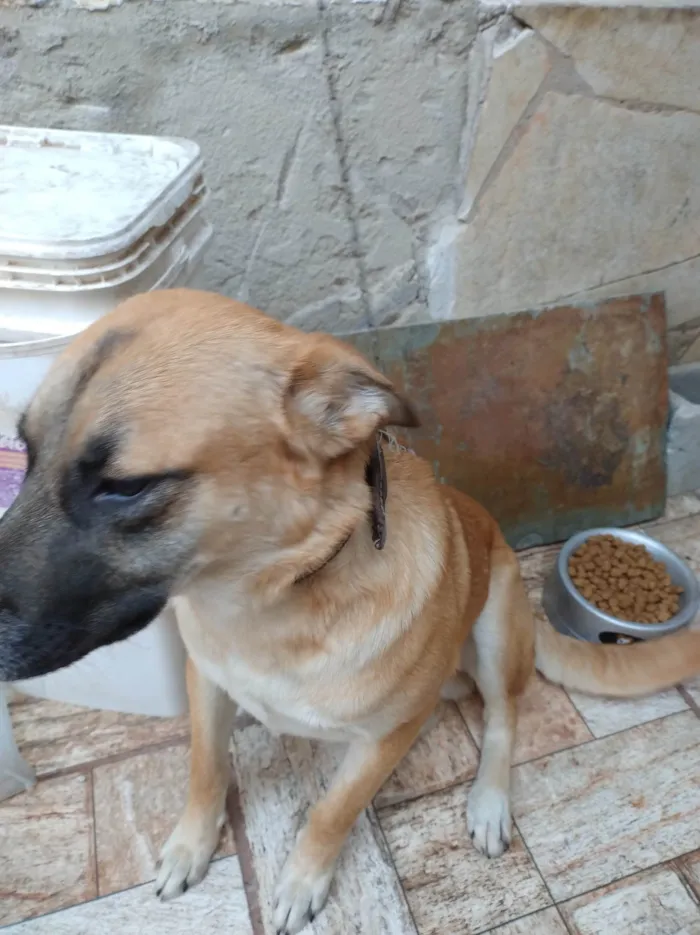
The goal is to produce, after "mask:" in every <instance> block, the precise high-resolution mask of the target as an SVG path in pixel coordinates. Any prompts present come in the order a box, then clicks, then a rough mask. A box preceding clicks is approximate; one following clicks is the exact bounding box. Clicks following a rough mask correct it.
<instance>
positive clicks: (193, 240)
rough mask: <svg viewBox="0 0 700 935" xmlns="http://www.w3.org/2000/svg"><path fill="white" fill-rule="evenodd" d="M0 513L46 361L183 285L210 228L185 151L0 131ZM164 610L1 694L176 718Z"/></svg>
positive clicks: (17, 479) (197, 175) (59, 133)
mask: <svg viewBox="0 0 700 935" xmlns="http://www.w3.org/2000/svg"><path fill="white" fill-rule="evenodd" d="M0 183H1V184H0V514H1V513H2V512H4V510H5V509H7V507H9V505H10V504H11V502H12V500H13V499H14V497H15V496H16V494H17V491H18V489H19V485H20V484H21V480H22V476H23V473H24V452H23V450H22V445H21V444H20V442H19V441H18V439H17V437H16V424H17V419H18V418H19V416H20V414H21V413H22V411H23V410H24V408H25V407H26V405H27V404H28V402H29V401H30V399H31V397H32V396H33V394H34V393H35V391H36V389H37V388H38V386H39V384H40V382H41V380H42V379H43V377H44V376H45V374H46V373H47V371H48V369H49V367H50V366H51V363H52V361H53V359H54V357H55V356H56V355H57V354H58V353H59V352H60V351H61V350H62V348H63V347H65V346H66V345H67V344H68V343H69V342H70V341H71V339H72V338H73V337H74V336H75V334H77V333H78V332H80V331H81V330H83V329H84V328H85V327H87V326H88V325H89V324H90V323H91V322H93V321H95V320H96V319H98V318H99V317H101V316H102V315H104V314H105V313H106V312H108V311H109V310H110V309H111V308H113V307H114V306H115V305H117V304H118V303H119V302H121V301H123V300H124V299H126V298H128V297H129V296H131V295H136V294H137V293H141V292H147V291H150V290H153V289H158V288H170V287H174V286H182V285H185V284H186V283H187V282H188V280H189V279H190V277H191V276H192V274H193V272H194V271H195V269H196V268H197V266H198V264H199V262H200V260H201V257H202V254H203V252H204V249H205V247H206V245H207V243H208V241H209V239H210V237H211V233H212V229H211V226H210V225H209V224H208V222H207V221H206V219H205V217H204V214H203V208H204V206H205V204H206V200H207V191H206V188H205V186H204V182H203V179H202V165H201V158H200V154H199V148H198V147H197V146H196V145H195V144H194V143H190V142H188V141H184V140H169V139H165V140H164V139H159V138H156V137H137V136H121V135H116V134H91V133H75V132H71V131H64V130H45V129H32V128H22V127H1V126H0ZM184 661H185V651H184V646H183V644H182V641H181V639H180V636H179V633H178V631H177V627H176V625H175V621H174V619H173V615H172V612H171V611H170V610H169V609H168V610H166V612H165V613H163V614H162V615H161V616H160V617H159V618H158V619H157V620H155V621H154V622H153V623H152V624H151V625H150V626H148V627H147V628H146V629H145V630H143V631H142V632H141V633H139V634H136V635H135V636H133V637H131V638H130V639H128V640H125V641H124V642H123V643H117V644H114V645H113V646H109V647H105V648H103V649H99V650H97V651H95V652H94V653H91V654H90V655H89V656H87V657H86V658H85V659H83V660H81V661H80V662H77V663H75V664H74V665H72V666H69V667H68V668H66V669H62V670H60V671H58V672H55V673H53V674H51V675H48V676H44V677H41V678H38V679H29V680H26V681H22V682H17V683H15V687H16V688H18V689H19V690H20V691H23V692H26V693H27V694H30V695H38V696H40V697H44V698H50V699H53V700H56V701H64V702H68V703H71V704H78V705H86V706H88V707H94V708H106V709H111V710H117V711H125V712H131V713H137V714H148V715H161V716H174V715H177V714H181V713H183V712H184V711H186V710H187V697H186V691H185V679H184Z"/></svg>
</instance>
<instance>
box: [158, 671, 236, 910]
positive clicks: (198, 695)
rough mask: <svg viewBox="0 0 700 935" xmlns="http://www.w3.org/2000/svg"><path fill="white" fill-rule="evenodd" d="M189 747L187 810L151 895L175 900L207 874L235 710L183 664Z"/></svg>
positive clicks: (219, 822) (221, 814)
mask: <svg viewBox="0 0 700 935" xmlns="http://www.w3.org/2000/svg"><path fill="white" fill-rule="evenodd" d="M187 694H188V697H189V702H190V720H191V729H192V742H191V750H190V786H189V793H188V797H187V805H186V807H185V811H184V814H183V816H182V818H181V819H180V821H179V823H178V825H177V827H176V828H175V830H174V831H173V833H172V835H171V836H170V838H169V840H168V841H167V843H166V845H165V847H164V848H163V851H162V853H161V865H160V870H159V873H158V879H157V880H156V893H157V895H158V896H160V897H161V898H162V899H169V898H172V897H173V896H179V895H180V893H184V892H185V890H186V889H187V888H188V887H189V886H192V885H194V884H195V883H198V882H199V881H200V880H201V879H202V877H203V876H204V874H205V873H206V872H207V867H208V866H209V861H210V860H211V857H212V855H213V853H214V851H215V850H216V847H217V845H218V843H219V837H220V834H221V828H222V827H223V824H224V820H225V814H226V812H225V810H226V793H227V791H228V786H229V782H230V779H231V768H230V762H229V742H230V739H231V731H232V727H233V718H234V716H235V713H236V705H235V703H234V702H233V701H232V700H231V699H230V698H229V696H228V695H227V694H226V693H225V692H224V691H222V690H221V689H220V688H218V687H217V686H216V685H214V684H213V683H212V682H210V681H209V680H208V679H206V678H205V677H204V676H203V675H202V674H201V672H199V671H198V670H197V668H196V666H195V665H194V663H193V662H192V660H190V659H188V660H187Z"/></svg>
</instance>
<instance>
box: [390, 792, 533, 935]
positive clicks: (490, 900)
mask: <svg viewBox="0 0 700 935" xmlns="http://www.w3.org/2000/svg"><path fill="white" fill-rule="evenodd" d="M466 802H467V787H466V786H456V787H455V788H453V789H448V790H447V791H445V792H439V793H437V794H436V795H431V796H427V797H426V798H424V799H418V800H416V801H414V802H409V803H407V804H404V805H399V806H397V807H395V808H390V809H385V810H383V811H382V812H381V813H380V821H381V825H382V828H383V830H384V834H385V835H386V839H387V843H388V844H389V849H390V851H391V855H392V857H393V858H394V862H395V864H396V869H397V870H398V871H399V876H400V877H401V881H402V883H403V885H404V889H405V891H406V895H407V897H408V901H409V904H410V906H411V911H412V912H413V917H414V919H415V920H416V925H417V926H418V931H419V932H420V935H445V933H450V935H452V933H454V935H457V933H460V935H461V933H464V935H469V933H475V932H484V931H487V930H489V929H491V928H493V927H495V926H498V925H501V924H503V923H505V922H510V921H511V920H513V919H515V918H518V917H520V916H522V915H524V914H525V913H529V912H534V911H535V910H537V909H542V908H544V907H545V906H547V905H548V904H549V903H550V899H549V897H548V895H547V891H546V889H545V887H544V884H543V883H542V880H541V878H540V875H539V874H538V872H537V869H536V867H535V866H534V864H533V863H532V861H531V860H530V858H529V856H528V854H527V851H526V850H525V848H524V847H523V842H522V840H521V839H520V837H519V836H518V835H517V833H516V835H515V837H514V840H513V844H512V846H511V848H510V850H509V851H508V852H507V853H506V854H505V855H504V856H503V857H501V858H500V859H499V860H488V859H487V858H486V857H482V856H481V855H480V854H478V853H477V852H476V851H475V850H474V848H473V846H472V844H471V841H470V840H469V835H468V834H467V819H466ZM516 931H517V930H516Z"/></svg>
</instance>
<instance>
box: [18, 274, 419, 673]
mask: <svg viewBox="0 0 700 935" xmlns="http://www.w3.org/2000/svg"><path fill="white" fill-rule="evenodd" d="M388 424H398V425H409V424H415V417H414V416H413V413H412V412H411V410H410V408H409V407H408V406H407V404H406V403H405V402H404V401H403V400H402V399H401V398H400V397H399V396H398V395H397V393H396V392H395V391H394V389H393V388H392V386H391V384H390V383H389V382H388V381H387V380H386V379H385V378H384V377H382V376H381V375H380V374H379V373H378V372H377V371H376V370H374V368H373V367H371V366H370V365H369V364H368V363H367V362H366V361H365V360H364V359H363V358H362V357H361V356H360V355H358V354H357V353H356V352H354V351H353V350H352V349H350V348H349V347H346V346H345V345H343V344H341V343H340V342H338V341H336V340H334V339H332V338H330V337H328V336H326V335H307V334H303V333H302V332H299V331H296V330H295V329H292V328H288V327H285V326H284V325H281V324H279V323H278V322H276V321H274V320H272V319H270V318H267V317H266V316H264V315H262V314H261V313H259V312H256V311H254V310H253V309H250V308H247V307H245V306H242V305H240V304H238V303H236V302H232V301H229V300H227V299H223V298H221V297H219V296H215V295H212V294H208V293H200V292H194V291H189V290H174V291H171V292H160V293H151V294H148V295H143V296H139V297H138V298H136V299H132V300H130V301H128V302H126V303H125V304H123V305H122V306H120V307H119V308H118V309H116V310H115V311H114V312H112V313H111V314H109V315H107V316H106V317H105V318H103V319H102V320H100V321H99V322H98V323H96V324H95V325H93V326H92V327H91V328H89V329H88V330H87V331H85V332H84V333H83V334H81V335H80V336H79V337H78V338H77V339H76V340H75V341H74V342H73V344H71V346H70V347H69V348H68V349H67V351H66V352H65V353H64V354H63V355H62V356H61V357H60V358H59V359H58V360H57V361H56V363H55V364H54V366H53V368H52V369H51V371H50V372H49V375H48V376H47V378H46V379H45V380H44V382H43V384H42V385H41V387H40V389H39V391H38V392H37V394H36V396H35V398H34V400H33V401H32V403H31V405H30V406H29V408H28V410H27V412H26V413H25V414H24V416H23V417H22V419H21V420H20V427H19V429H20V433H21V435H22V437H23V438H24V441H25V442H26V445H27V452H28V471H27V475H26V478H25V481H24V484H23V486H22V489H21V492H20V494H19V496H18V498H17V499H16V501H15V502H14V503H13V505H12V506H11V508H10V509H9V510H8V511H7V513H6V514H5V516H4V517H3V519H2V520H1V521H0V680H8V681H11V680H15V679H22V678H30V677H32V676H36V675H41V674H45V673H47V672H51V671H53V670H55V669H58V668H60V667H62V666H65V665H68V664H70V663H71V662H74V661H76V660H77V659H80V658H81V657H82V656H84V655H86V654H87V653H89V652H91V651H92V650H93V649H96V648H98V647H100V646H104V645H107V644H109V643H112V642H115V641H117V640H121V639H124V638H125V637H127V636H129V635H131V634H132V633H135V632H136V631H138V630H140V629H141V628H143V627H144V626H146V624H148V623H149V622H150V621H151V620H153V618H154V617H155V616H156V615H157V614H158V613H159V612H160V611H161V609H162V608H163V606H164V605H165V602H166V601H167V599H168V597H169V596H170V595H172V594H173V593H174V592H176V591H178V590H179V589H181V588H183V587H185V586H187V584H188V583H191V582H193V581H196V580H197V579H198V578H200V579H201V578H202V577H205V576H207V575H211V574H218V575H220V574H221V573H222V569H225V570H226V573H227V574H231V575H238V576H241V577H242V578H244V579H245V578H246V576H247V577H248V578H250V580H251V582H252V581H254V580H257V579H260V580H264V579H265V576H266V575H267V576H268V578H269V577H270V575H273V576H274V574H276V575H278V583H279V581H282V582H284V581H286V582H287V583H289V582H291V581H293V580H294V575H295V573H296V572H295V569H296V570H298V566H299V562H300V561H302V562H303V560H304V556H306V555H307V553H308V556H309V557H311V556H313V555H315V554H323V548H324V543H325V542H326V541H329V542H330V541H333V539H334V537H337V535H338V533H339V532H340V531H342V530H343V529H345V530H347V526H348V524H349V523H352V522H353V521H356V520H357V518H358V516H361V515H362V514H363V511H366V510H367V507H368V497H369V493H368V490H367V488H366V485H365V484H364V483H363V480H362V470H361V468H362V464H363V463H364V459H365V458H366V452H367V449H368V445H369V442H370V440H371V439H372V438H373V436H374V433H375V432H376V430H377V429H378V428H380V427H381V426H384V425H388ZM280 575H281V577H280ZM285 575H287V577H286V578H285Z"/></svg>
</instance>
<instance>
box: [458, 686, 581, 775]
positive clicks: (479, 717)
mask: <svg viewBox="0 0 700 935" xmlns="http://www.w3.org/2000/svg"><path fill="white" fill-rule="evenodd" d="M459 708H460V710H461V712H462V714H463V715H464V718H465V720H466V722H467V724H468V725H469V730H470V731H471V732H472V736H473V737H474V739H475V741H476V743H477V744H478V745H479V747H480V746H481V740H482V736H483V705H482V702H481V698H480V697H479V696H478V695H476V694H475V695H473V696H472V697H471V698H468V699H466V700H465V701H460V702H459ZM592 736H593V735H592V734H591V732H590V731H589V730H588V728H587V727H586V725H585V723H584V722H583V719H582V718H581V716H580V715H579V713H578V711H577V710H576V708H575V707H574V706H573V704H572V703H571V701H570V699H569V697H568V695H567V694H566V692H565V691H563V689H561V688H559V687H558V686H556V685H552V684H551V683H550V682H545V680H544V679H542V678H540V677H539V676H536V677H533V678H532V679H531V680H530V684H529V685H528V687H527V689H526V691H525V694H524V695H523V696H522V698H521V699H520V704H519V707H518V730H517V734H516V742H515V751H514V753H513V762H514V763H525V762H527V761H528V760H534V759H535V758H537V757H540V756H546V755H547V754H548V753H554V752H556V751H557V750H565V749H567V748H568V747H574V746H576V745H577V744H580V743H585V741H587V740H590V739H591V738H592Z"/></svg>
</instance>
